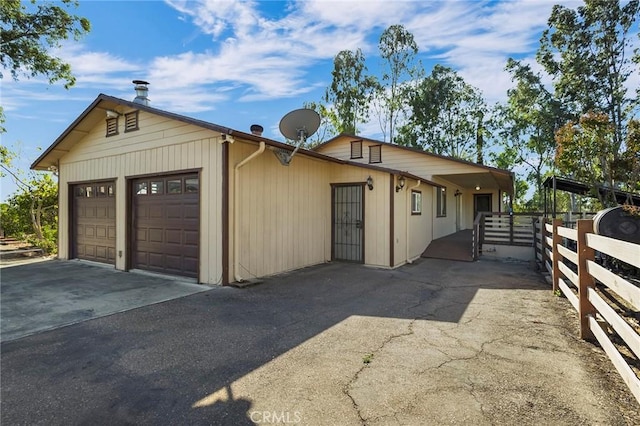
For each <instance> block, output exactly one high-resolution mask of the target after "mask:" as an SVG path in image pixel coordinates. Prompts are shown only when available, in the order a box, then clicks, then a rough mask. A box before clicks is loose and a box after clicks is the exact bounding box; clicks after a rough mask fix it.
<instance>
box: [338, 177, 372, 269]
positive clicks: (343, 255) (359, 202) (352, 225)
mask: <svg viewBox="0 0 640 426" xmlns="http://www.w3.org/2000/svg"><path fill="white" fill-rule="evenodd" d="M363 188H364V184H334V185H332V204H333V211H332V223H333V227H332V228H333V230H332V236H333V242H332V253H331V254H332V256H331V257H332V259H334V260H346V261H349V262H360V263H362V262H364V253H363V247H364V214H363V212H364V192H363Z"/></svg>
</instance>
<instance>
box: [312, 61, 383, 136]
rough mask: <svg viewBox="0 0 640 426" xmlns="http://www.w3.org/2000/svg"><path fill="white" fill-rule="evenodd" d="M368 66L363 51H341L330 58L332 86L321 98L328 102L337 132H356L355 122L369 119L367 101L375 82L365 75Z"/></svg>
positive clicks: (372, 78)
mask: <svg viewBox="0 0 640 426" xmlns="http://www.w3.org/2000/svg"><path fill="white" fill-rule="evenodd" d="M366 72H367V66H366V64H365V57H364V55H363V54H362V50H360V49H357V50H356V51H351V50H342V51H340V52H338V54H337V55H336V56H335V58H334V60H333V71H332V72H331V75H332V77H333V79H332V81H331V86H329V87H328V88H327V90H326V91H325V95H324V98H323V101H324V102H325V104H326V105H330V106H331V107H332V109H333V114H332V115H331V116H330V118H331V120H332V122H333V126H334V127H335V129H336V130H337V131H338V133H349V134H357V133H358V125H359V124H361V123H364V122H366V121H367V119H368V118H369V104H370V102H371V96H372V93H373V90H374V88H375V87H376V85H377V81H376V79H375V78H374V77H372V76H368V75H366Z"/></svg>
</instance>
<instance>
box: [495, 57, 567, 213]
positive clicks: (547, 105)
mask: <svg viewBox="0 0 640 426" xmlns="http://www.w3.org/2000/svg"><path fill="white" fill-rule="evenodd" d="M505 69H506V71H508V72H509V73H510V74H511V81H513V82H514V83H515V85H514V87H512V88H510V89H509V90H507V101H506V103H505V104H500V105H497V106H496V107H495V109H494V111H495V112H494V118H493V122H492V127H493V128H494V135H495V136H496V140H497V141H498V144H499V145H500V146H501V150H502V152H501V153H500V154H499V155H500V156H501V157H502V160H503V161H504V162H506V163H508V164H509V168H512V167H514V166H524V167H525V169H526V177H527V180H529V181H530V182H534V183H535V190H536V193H537V194H541V193H542V184H543V179H544V177H545V173H546V172H547V170H549V169H550V168H552V167H553V164H554V163H553V159H554V154H555V139H554V135H555V133H556V131H557V130H558V129H559V128H560V127H561V126H562V125H563V124H564V123H565V122H566V121H567V120H568V119H569V116H568V115H567V112H566V111H565V109H564V108H563V105H562V103H561V102H560V101H558V100H557V99H556V98H555V97H554V96H553V93H551V92H550V91H549V90H548V89H547V88H546V87H545V85H544V83H543V81H542V76H541V75H540V73H535V72H534V71H533V70H532V69H531V66H530V65H528V64H523V63H521V62H519V61H515V60H513V59H511V58H509V60H508V61H507V66H506V67H505ZM538 199H539V197H538ZM536 207H538V208H540V207H542V206H536Z"/></svg>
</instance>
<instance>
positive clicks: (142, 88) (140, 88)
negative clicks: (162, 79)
mask: <svg viewBox="0 0 640 426" xmlns="http://www.w3.org/2000/svg"><path fill="white" fill-rule="evenodd" d="M133 84H135V85H136V87H135V89H136V97H135V99H134V100H133V102H135V103H137V104H142V105H147V106H148V105H149V98H148V97H147V95H148V94H149V88H148V87H147V85H148V84H149V82H147V81H144V80H133Z"/></svg>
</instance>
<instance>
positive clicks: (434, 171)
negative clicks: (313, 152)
mask: <svg viewBox="0 0 640 426" xmlns="http://www.w3.org/2000/svg"><path fill="white" fill-rule="evenodd" d="M353 140H358V139H357V138H349V137H345V136H343V137H341V138H340V139H337V140H335V141H333V142H331V143H329V144H327V145H322V146H320V147H319V148H318V152H319V153H322V154H325V155H330V156H332V157H336V158H340V159H342V160H350V157H351V141H353ZM374 145H379V143H376V142H375V141H371V142H369V141H366V140H365V141H363V142H362V155H363V158H361V159H353V160H351V161H354V162H358V163H368V162H369V146H374ZM379 165H380V166H382V167H389V168H391V169H396V170H406V171H408V172H410V173H412V174H414V175H416V176H420V177H423V178H425V179H429V180H432V179H433V176H436V175H442V174H462V173H478V172H479V169H478V168H477V167H475V166H473V165H471V164H464V163H459V162H457V161H451V160H447V159H445V158H439V157H435V156H428V155H421V154H420V153H418V152H413V151H410V150H406V149H403V148H396V147H394V146H391V145H387V144H383V145H382V162H381V163H380V164H379Z"/></svg>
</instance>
